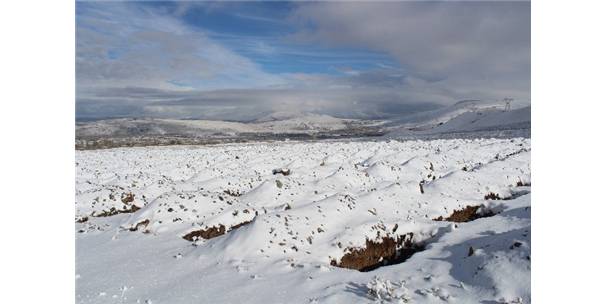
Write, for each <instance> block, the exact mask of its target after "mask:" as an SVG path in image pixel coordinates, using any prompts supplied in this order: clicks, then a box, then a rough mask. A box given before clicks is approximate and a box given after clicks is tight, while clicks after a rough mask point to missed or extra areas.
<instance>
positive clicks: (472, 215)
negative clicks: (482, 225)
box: [433, 206, 496, 223]
mask: <svg viewBox="0 0 606 304" xmlns="http://www.w3.org/2000/svg"><path fill="white" fill-rule="evenodd" d="M495 214H496V213H494V212H492V211H491V210H483V208H482V206H467V207H465V208H463V209H461V210H455V211H453V212H452V214H451V215H450V216H449V217H447V218H444V217H442V216H439V217H437V218H435V219H433V220H434V221H448V222H455V223H464V222H470V221H473V220H476V219H479V218H483V217H489V216H493V215H495Z"/></svg>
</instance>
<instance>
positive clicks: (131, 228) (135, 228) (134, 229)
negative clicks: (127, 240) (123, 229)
mask: <svg viewBox="0 0 606 304" xmlns="http://www.w3.org/2000/svg"><path fill="white" fill-rule="evenodd" d="M147 225H149V220H144V221H140V222H138V223H137V224H136V225H135V226H134V227H130V229H128V230H130V231H137V230H139V229H140V228H146V227H147Z"/></svg>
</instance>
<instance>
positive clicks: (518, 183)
mask: <svg viewBox="0 0 606 304" xmlns="http://www.w3.org/2000/svg"><path fill="white" fill-rule="evenodd" d="M516 187H530V182H523V181H521V180H519V181H518V182H517V183H516Z"/></svg>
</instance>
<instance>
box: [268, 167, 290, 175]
mask: <svg viewBox="0 0 606 304" xmlns="http://www.w3.org/2000/svg"><path fill="white" fill-rule="evenodd" d="M271 173H272V174H273V175H276V174H282V175H284V176H287V175H290V169H285V168H282V169H273V170H272V171H271Z"/></svg>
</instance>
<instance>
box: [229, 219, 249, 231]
mask: <svg viewBox="0 0 606 304" xmlns="http://www.w3.org/2000/svg"><path fill="white" fill-rule="evenodd" d="M250 223H252V221H246V222H242V223H240V224H237V225H235V226H231V228H229V231H232V230H235V229H238V228H240V227H242V226H244V225H248V224H250Z"/></svg>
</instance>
